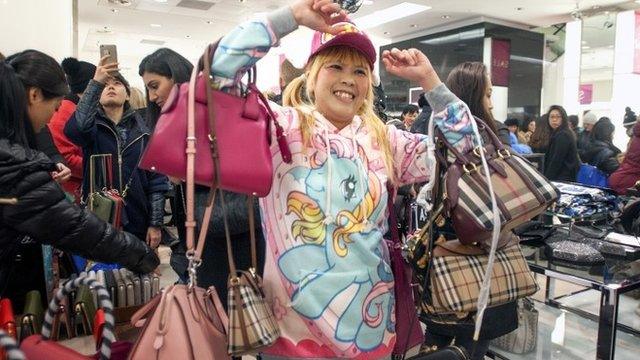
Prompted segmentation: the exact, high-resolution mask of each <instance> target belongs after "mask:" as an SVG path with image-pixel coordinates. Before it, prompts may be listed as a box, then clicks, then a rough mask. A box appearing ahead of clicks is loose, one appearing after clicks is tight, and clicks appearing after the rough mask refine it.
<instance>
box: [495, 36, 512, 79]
mask: <svg viewBox="0 0 640 360" xmlns="http://www.w3.org/2000/svg"><path fill="white" fill-rule="evenodd" d="M510 56H511V41H510V40H498V39H491V82H492V83H493V85H494V86H509V57H510Z"/></svg>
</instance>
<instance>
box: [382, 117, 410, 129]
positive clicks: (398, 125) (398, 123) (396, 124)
mask: <svg viewBox="0 0 640 360" xmlns="http://www.w3.org/2000/svg"><path fill="white" fill-rule="evenodd" d="M386 124H387V125H391V126H394V127H395V128H396V129H398V130H403V131H406V130H407V127H406V126H404V123H403V122H402V120H400V119H390V120H389V121H387V123H386Z"/></svg>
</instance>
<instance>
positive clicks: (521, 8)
mask: <svg viewBox="0 0 640 360" xmlns="http://www.w3.org/2000/svg"><path fill="white" fill-rule="evenodd" d="M516 10H518V11H522V10H524V8H523V7H517V8H516Z"/></svg>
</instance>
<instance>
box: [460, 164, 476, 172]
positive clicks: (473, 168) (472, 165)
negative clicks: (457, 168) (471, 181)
mask: <svg viewBox="0 0 640 360" xmlns="http://www.w3.org/2000/svg"><path fill="white" fill-rule="evenodd" d="M467 166H469V167H471V168H470V169H468V168H467ZM462 168H463V169H464V172H466V173H467V174H471V173H472V172H474V171H477V170H478V167H477V166H476V164H474V163H469V164H464V165H462Z"/></svg>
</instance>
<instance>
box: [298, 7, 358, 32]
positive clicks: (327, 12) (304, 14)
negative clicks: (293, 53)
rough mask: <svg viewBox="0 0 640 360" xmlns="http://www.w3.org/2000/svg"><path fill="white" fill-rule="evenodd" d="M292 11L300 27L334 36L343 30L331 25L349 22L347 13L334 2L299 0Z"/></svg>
mask: <svg viewBox="0 0 640 360" xmlns="http://www.w3.org/2000/svg"><path fill="white" fill-rule="evenodd" d="M291 10H293V17H294V18H295V19H296V22H297V23H298V25H303V26H306V27H308V28H310V29H312V30H316V31H320V32H324V33H330V34H334V35H335V34H338V33H339V32H340V31H341V30H342V29H341V28H340V27H335V28H334V27H332V26H331V25H333V24H335V23H338V22H341V21H346V20H347V13H346V12H345V11H344V10H342V8H340V4H336V3H334V2H333V0H298V1H296V2H295V3H294V4H293V5H291Z"/></svg>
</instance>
